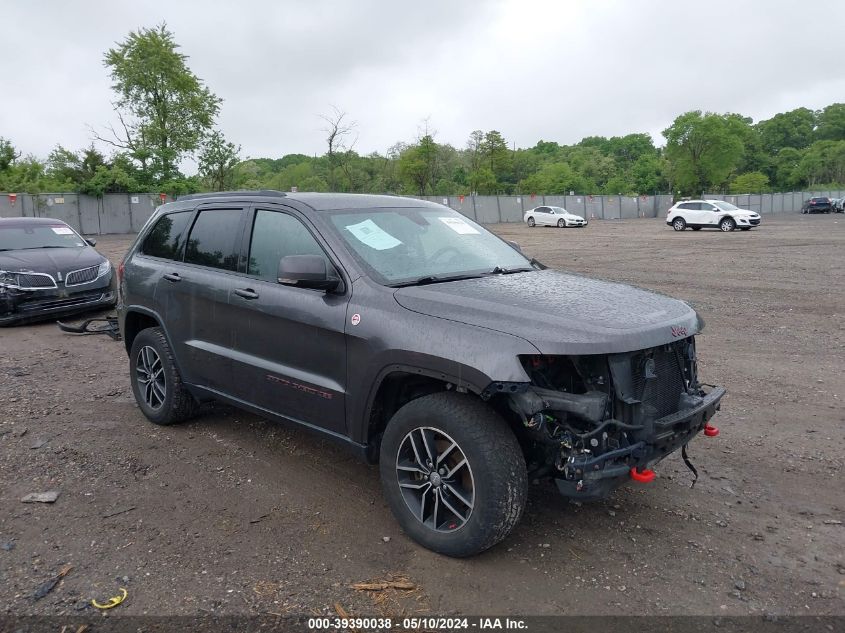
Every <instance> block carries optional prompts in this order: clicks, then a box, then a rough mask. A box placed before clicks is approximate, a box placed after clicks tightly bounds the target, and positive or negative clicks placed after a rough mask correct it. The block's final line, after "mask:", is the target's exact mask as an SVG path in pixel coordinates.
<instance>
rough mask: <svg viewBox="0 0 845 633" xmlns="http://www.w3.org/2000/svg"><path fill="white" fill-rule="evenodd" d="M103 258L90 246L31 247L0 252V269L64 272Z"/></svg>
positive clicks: (93, 263)
mask: <svg viewBox="0 0 845 633" xmlns="http://www.w3.org/2000/svg"><path fill="white" fill-rule="evenodd" d="M104 259H105V257H103V256H102V255H100V254H99V253H98V252H97V251H95V250H94V249H93V248H91V247H90V246H85V247H83V248H33V249H28V250H20V251H3V252H0V270H5V271H7V272H33V273H47V274H48V275H52V276H53V277H56V273H59V272H60V273H62V276H64V275H65V274H66V273H68V272H70V271H72V270H79V269H80V268H88V267H89V266H97V265H98V264H99V263H100V262H102V261H103V260H104Z"/></svg>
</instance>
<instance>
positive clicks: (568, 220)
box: [522, 206, 587, 228]
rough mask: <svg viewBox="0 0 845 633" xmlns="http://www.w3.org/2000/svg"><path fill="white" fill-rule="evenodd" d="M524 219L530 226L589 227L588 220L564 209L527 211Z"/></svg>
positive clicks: (541, 208)
mask: <svg viewBox="0 0 845 633" xmlns="http://www.w3.org/2000/svg"><path fill="white" fill-rule="evenodd" d="M522 219H523V221H524V222H525V223H526V224H527V225H528V226H559V227H560V228H564V227H567V226H577V227H582V226H587V220H585V219H584V218H582V217H581V216H580V215H575V214H574V213H570V212H569V211H567V210H566V209H564V208H563V207H546V206H543V207H534V208H533V209H529V210H528V211H526V212H525V214H524V215H523V216H522Z"/></svg>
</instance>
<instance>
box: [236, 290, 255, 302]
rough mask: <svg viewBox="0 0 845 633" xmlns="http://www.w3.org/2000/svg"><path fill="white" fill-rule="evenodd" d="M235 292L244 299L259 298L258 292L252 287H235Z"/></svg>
mask: <svg viewBox="0 0 845 633" xmlns="http://www.w3.org/2000/svg"><path fill="white" fill-rule="evenodd" d="M235 294H236V295H238V296H239V297H243V298H244V299H258V293H257V292H255V290H253V289H252V288H235Z"/></svg>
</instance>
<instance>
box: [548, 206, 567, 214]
mask: <svg viewBox="0 0 845 633" xmlns="http://www.w3.org/2000/svg"><path fill="white" fill-rule="evenodd" d="M551 209H552V210H553V211H554V212H555V213H560V214H564V213H567V211H566V209H564V208H563V207H551Z"/></svg>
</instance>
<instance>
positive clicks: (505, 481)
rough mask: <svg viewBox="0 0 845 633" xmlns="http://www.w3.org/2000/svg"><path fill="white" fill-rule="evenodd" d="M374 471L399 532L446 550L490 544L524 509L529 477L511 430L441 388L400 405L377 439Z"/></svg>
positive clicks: (457, 552)
mask: <svg viewBox="0 0 845 633" xmlns="http://www.w3.org/2000/svg"><path fill="white" fill-rule="evenodd" d="M462 463H463V464H464V465H461V464H462ZM432 466H433V467H432ZM379 470H380V474H381V481H382V487H383V489H384V495H385V498H386V499H387V502H388V504H389V505H390V509H391V510H392V511H393V514H394V516H395V517H396V520H397V521H398V522H399V524H400V525H401V526H402V529H403V530H404V531H405V533H406V534H408V535H409V536H410V537H411V538H412V539H414V540H415V541H417V543H419V544H420V545H422V546H424V547H427V548H428V549H431V550H434V551H435V552H439V553H441V554H445V555H447V556H456V557H463V556H472V555H473V554H478V553H479V552H483V551H484V550H486V549H488V548H490V547H492V546H493V545H495V544H496V543H498V542H499V541H501V540H502V539H504V538H505V537H506V536H507V535H508V534H509V533H510V532H511V530H513V528H514V526H515V525H516V524H517V523H518V522H519V519H520V517H521V516H522V512H523V510H524V509H525V503H526V497H527V490H528V476H527V474H526V469H525V459H524V458H523V455H522V450H521V449H520V446H519V443H518V442H517V439H516V436H515V435H514V434H513V432H512V431H511V429H510V428H509V427H508V425H507V423H506V422H505V421H504V420H503V419H502V418H501V417H500V416H499V415H498V414H497V413H496V412H495V411H493V410H492V409H491V408H489V407H488V406H487V405H485V404H484V403H483V402H481V401H480V400H478V399H476V398H475V397H474V396H470V395H462V394H457V393H454V392H440V393H435V394H431V395H428V396H423V397H421V398H417V399H416V400H412V401H411V402H409V403H408V404H406V405H405V406H403V407H402V408H401V409H399V411H397V412H396V414H395V415H394V416H393V418H392V419H391V420H390V422H389V423H388V425H387V428H386V429H385V432H384V436H383V438H382V442H381V455H380V464H379ZM421 517H422V518H421Z"/></svg>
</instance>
